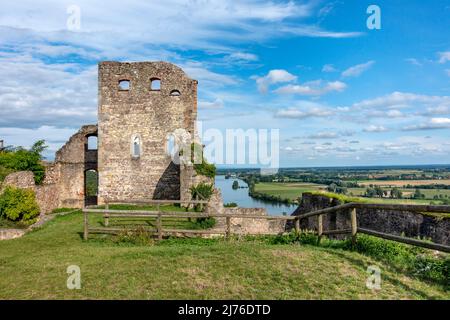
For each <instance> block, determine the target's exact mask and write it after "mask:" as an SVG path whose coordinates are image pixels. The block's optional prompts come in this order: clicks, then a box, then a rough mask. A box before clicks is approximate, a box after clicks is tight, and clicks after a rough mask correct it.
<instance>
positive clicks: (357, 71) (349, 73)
mask: <svg viewBox="0 0 450 320" xmlns="http://www.w3.org/2000/svg"><path fill="white" fill-rule="evenodd" d="M374 64H375V61H373V60H371V61H368V62H366V63H362V64H358V65H356V66H353V67H350V68H348V69H347V70H345V71H343V72H342V76H343V77H345V78H349V77H358V76H360V75H361V74H362V73H364V72H365V71H367V70H369V69H370V67H372V66H373V65H374Z"/></svg>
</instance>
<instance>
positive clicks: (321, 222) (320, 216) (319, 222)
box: [317, 214, 323, 244]
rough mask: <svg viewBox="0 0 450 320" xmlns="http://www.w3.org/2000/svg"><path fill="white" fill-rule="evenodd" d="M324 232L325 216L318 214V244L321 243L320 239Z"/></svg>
mask: <svg viewBox="0 0 450 320" xmlns="http://www.w3.org/2000/svg"><path fill="white" fill-rule="evenodd" d="M322 234H323V217H322V215H321V214H319V215H318V216H317V235H318V238H317V244H320V240H321V239H322Z"/></svg>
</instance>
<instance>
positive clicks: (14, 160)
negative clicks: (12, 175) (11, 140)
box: [0, 140, 47, 184]
mask: <svg viewBox="0 0 450 320" xmlns="http://www.w3.org/2000/svg"><path fill="white" fill-rule="evenodd" d="M46 148H47V146H46V145H45V141H44V140H39V141H37V142H36V143H34V144H33V146H32V147H31V148H30V149H29V150H27V149H24V148H22V147H17V148H8V149H6V150H3V151H2V152H0V168H1V167H2V168H3V169H1V170H0V173H1V172H4V171H11V172H12V171H32V172H33V174H34V181H35V182H36V183H37V184H41V183H42V181H44V177H45V167H44V166H43V165H42V159H43V156H42V153H43V152H44V150H45V149H46ZM0 178H1V175H0Z"/></svg>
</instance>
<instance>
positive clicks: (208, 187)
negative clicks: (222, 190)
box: [190, 182, 214, 200]
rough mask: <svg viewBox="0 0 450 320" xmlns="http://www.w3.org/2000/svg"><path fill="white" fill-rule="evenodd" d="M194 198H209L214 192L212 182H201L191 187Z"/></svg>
mask: <svg viewBox="0 0 450 320" xmlns="http://www.w3.org/2000/svg"><path fill="white" fill-rule="evenodd" d="M190 191H191V195H192V198H193V199H195V200H209V199H210V198H211V196H212V194H213V192H214V187H213V185H212V184H209V183H204V182H200V183H199V184H198V185H196V186H193V187H191V189H190Z"/></svg>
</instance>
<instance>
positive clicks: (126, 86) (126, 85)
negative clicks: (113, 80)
mask: <svg viewBox="0 0 450 320" xmlns="http://www.w3.org/2000/svg"><path fill="white" fill-rule="evenodd" d="M119 90H120V91H128V90H130V80H120V81H119Z"/></svg>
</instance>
